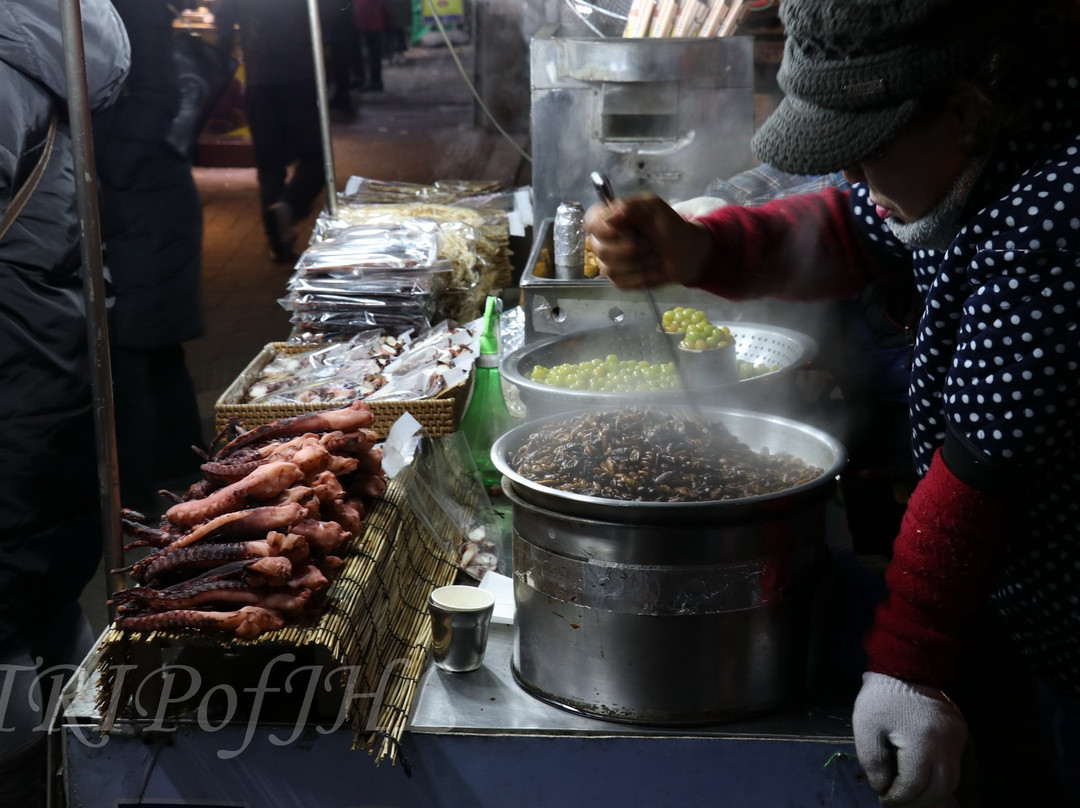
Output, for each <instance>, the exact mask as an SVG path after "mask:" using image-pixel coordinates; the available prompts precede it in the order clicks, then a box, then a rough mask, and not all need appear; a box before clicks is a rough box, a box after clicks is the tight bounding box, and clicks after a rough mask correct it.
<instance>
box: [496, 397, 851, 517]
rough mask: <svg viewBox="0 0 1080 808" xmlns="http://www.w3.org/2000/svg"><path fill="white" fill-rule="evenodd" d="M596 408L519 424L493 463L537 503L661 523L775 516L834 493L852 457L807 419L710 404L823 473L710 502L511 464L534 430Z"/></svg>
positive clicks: (758, 446) (706, 411) (750, 438)
mask: <svg viewBox="0 0 1080 808" xmlns="http://www.w3.org/2000/svg"><path fill="white" fill-rule="evenodd" d="M650 406H653V405H650ZM604 409H612V410H614V409H620V408H619V407H605V408H604ZM657 409H659V407H658V408H657ZM680 409H681V410H685V411H687V412H689V409H688V408H686V407H685V406H683V407H679V406H674V407H673V406H664V407H663V410H664V411H667V412H670V411H673V410H680ZM595 411H596V410H595V408H589V409H587V410H578V411H575V412H570V413H566V412H564V413H559V414H557V415H550V416H547V417H545V418H540V419H537V420H534V421H529V422H527V423H524V424H521V425H520V426H517V427H514V428H513V429H511V430H510V431H509V432H507V433H505V434H504V435H502V436H501V437H500V438H499V439H498V440H496V441H495V443H494V445H493V446H492V447H491V459H492V462H494V464H495V467H496V468H497V469H498V470H499V471H500V472H502V474H503V475H504V477H506V479H508V480H509V481H510V483H511V485H512V486H513V491H514V493H515V494H516V495H517V496H519V497H521V498H523V499H525V500H526V501H528V502H529V503H531V504H533V505H535V506H537V507H540V508H545V509H547V510H550V511H554V512H557V513H561V514H570V515H575V516H580V517H582V518H585V519H599V520H608V521H613V522H622V523H631V524H661V525H662V524H687V523H693V522H699V523H700V522H708V521H724V522H734V521H740V520H745V519H754V518H757V517H760V516H766V515H773V514H775V513H777V512H779V511H784V510H788V509H789V508H794V507H798V506H800V505H801V504H803V503H804V502H806V501H807V500H808V499H811V498H816V497H820V496H827V495H828V494H829V493H831V490H832V486H834V485H835V482H836V478H837V475H839V473H840V470H841V469H842V468H843V466H844V463H845V462H846V457H847V456H846V452H845V450H844V447H843V445H842V444H841V443H840V442H839V441H838V440H836V439H835V438H834V437H832V436H831V435H829V434H827V433H825V432H823V431H822V430H820V429H817V428H816V427H813V426H810V425H808V424H803V423H800V422H798V421H793V420H791V419H789V418H783V417H781V416H778V415H769V414H763V413H755V412H749V411H746V410H737V409H728V408H720V407H705V408H701V412H702V414H703V416H704V417H706V418H708V419H711V420H713V421H715V422H716V423H719V424H722V425H723V426H725V427H726V428H727V429H728V430H730V432H731V434H732V435H734V436H735V437H736V438H738V439H739V440H740V441H741V442H743V443H745V444H746V445H747V446H749V447H750V448H751V449H753V450H754V451H762V450H768V451H769V452H770V453H771V454H781V453H782V454H788V455H790V456H792V457H795V458H798V459H799V460H802V461H803V462H805V463H808V464H810V465H812V466H817V467H818V468H820V469H822V473H821V475H820V476H819V477H817V478H815V479H814V480H811V481H810V482H807V483H804V484H802V485H799V486H795V487H794V488H788V489H785V490H783V491H777V492H774V493H771V494H763V495H760V496H753V497H743V498H739V499H726V500H714V501H708V502H638V501H630V500H616V499H606V498H602V497H593V496H586V495H584V494H575V493H573V492H570V491H560V490H558V489H555V488H550V487H548V486H544V485H540V484H539V483H536V482H534V481H533V480H530V479H528V478H526V477H523V476H522V475H521V474H518V472H517V471H516V470H515V469H514V468H513V467H512V466H511V464H510V458H511V457H512V456H513V455H514V453H515V452H516V451H517V450H518V448H519V447H520V446H521V445H522V444H524V443H525V442H526V441H527V440H528V439H529V437H530V436H532V435H533V434H535V433H537V432H539V433H543V432H544V431H545V429H546V428H548V427H549V426H550V425H551V424H553V423H555V422H556V421H560V420H562V419H564V418H567V417H573V416H574V415H575V414H585V413H591V412H595Z"/></svg>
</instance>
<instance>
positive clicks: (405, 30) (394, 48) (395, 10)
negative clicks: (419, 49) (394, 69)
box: [383, 0, 412, 65]
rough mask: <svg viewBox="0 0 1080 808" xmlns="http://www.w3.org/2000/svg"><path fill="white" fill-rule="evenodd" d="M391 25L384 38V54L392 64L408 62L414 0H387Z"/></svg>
mask: <svg viewBox="0 0 1080 808" xmlns="http://www.w3.org/2000/svg"><path fill="white" fill-rule="evenodd" d="M387 6H388V9H389V16H390V19H389V27H388V28H387V30H386V36H385V38H384V46H385V47H384V48H383V56H384V57H385V58H386V60H387V61H388V62H389V63H390V64H392V65H403V64H405V62H406V58H405V51H407V50H408V49H409V36H410V34H409V32H410V30H411V29H412V0H387Z"/></svg>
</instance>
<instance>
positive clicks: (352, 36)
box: [320, 0, 364, 112]
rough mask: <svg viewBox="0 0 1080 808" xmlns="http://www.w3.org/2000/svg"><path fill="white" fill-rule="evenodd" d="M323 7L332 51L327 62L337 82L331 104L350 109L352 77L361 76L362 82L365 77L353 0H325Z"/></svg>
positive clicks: (327, 42)
mask: <svg viewBox="0 0 1080 808" xmlns="http://www.w3.org/2000/svg"><path fill="white" fill-rule="evenodd" d="M320 8H321V17H322V27H323V41H324V42H325V43H326V47H327V50H328V51H329V55H328V58H327V65H328V67H329V74H330V82H331V83H332V84H333V85H334V92H333V94H332V95H331V96H330V100H329V106H330V109H334V110H339V111H342V112H351V111H352V109H353V102H352V92H351V91H352V87H353V84H354V82H353V78H354V76H356V77H358V79H359V82H358V83H362V82H363V77H364V67H363V64H362V63H361V61H360V39H359V33H358V32H357V30H356V14H355V12H354V11H353V7H352V0H322V2H321V7H320Z"/></svg>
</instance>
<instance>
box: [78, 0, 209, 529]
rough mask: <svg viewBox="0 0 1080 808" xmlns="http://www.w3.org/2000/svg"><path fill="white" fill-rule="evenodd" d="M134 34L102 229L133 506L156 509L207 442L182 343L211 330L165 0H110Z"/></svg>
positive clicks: (103, 162)
mask: <svg viewBox="0 0 1080 808" xmlns="http://www.w3.org/2000/svg"><path fill="white" fill-rule="evenodd" d="M113 5H114V6H115V7H116V9H117V11H118V12H119V13H120V16H121V18H122V19H123V20H124V25H125V26H126V28H127V32H128V38H129V40H130V42H131V72H130V73H129V74H128V78H127V81H126V82H125V84H124V93H123V95H122V96H121V97H120V100H119V101H118V102H117V103H115V104H113V105H112V106H111V107H109V108H108V109H106V110H103V111H102V112H99V113H97V114H96V115H95V116H94V121H93V128H94V154H95V157H96V161H97V171H98V182H99V186H100V189H101V235H102V241H103V243H104V245H105V264H106V266H107V267H108V270H109V274H110V276H111V278H112V282H113V290H114V293H115V296H116V302H115V304H114V306H113V312H112V315H113V316H112V322H111V324H110V326H111V327H110V341H111V342H112V347H113V363H112V368H113V383H114V389H115V397H114V404H115V409H116V442H117V451H118V453H119V466H120V495H121V502H122V503H123V505H124V506H125V507H128V508H134V509H135V510H138V511H144V512H150V511H152V510H153V509H154V507H155V504H156V501H157V496H156V492H157V491H158V490H159V489H161V488H169V489H172V488H180V487H186V485H187V484H188V483H190V482H191V479H190V478H192V477H194V476H196V475H197V474H198V471H199V462H200V461H199V458H198V457H197V456H196V454H195V453H194V452H193V451H192V446H202V445H203V443H204V441H203V435H202V424H201V421H200V418H199V405H198V400H197V399H196V396H195V385H194V383H193V382H192V379H191V374H190V373H189V372H188V368H187V364H186V363H185V361H184V348H183V345H182V343H183V342H185V341H187V340H191V339H195V338H197V337H200V336H202V335H203V334H204V333H205V332H206V326H205V324H204V321H203V310H202V291H201V281H202V278H201V273H202V234H203V220H202V204H201V202H200V200H199V193H198V189H197V188H196V187H195V180H194V178H193V177H192V174H191V161H190V158H189V156H188V155H187V154H178V153H177V152H176V151H175V150H174V149H173V147H171V146H169V145H167V143H166V138H167V135H168V133H169V129H170V125H171V123H172V120H173V118H174V117H175V116H176V113H177V110H178V108H179V104H180V88H179V84H178V78H177V72H176V65H175V63H174V61H173V56H172V42H173V32H172V19H173V15H172V12H171V11H170V9H169V7H168V3H167V2H166V0H113Z"/></svg>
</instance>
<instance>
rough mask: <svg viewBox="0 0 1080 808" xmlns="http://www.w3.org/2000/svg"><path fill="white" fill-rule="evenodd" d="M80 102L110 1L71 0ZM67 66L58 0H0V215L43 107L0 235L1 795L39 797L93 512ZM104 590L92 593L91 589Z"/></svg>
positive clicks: (92, 81)
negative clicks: (76, 11)
mask: <svg viewBox="0 0 1080 808" xmlns="http://www.w3.org/2000/svg"><path fill="white" fill-rule="evenodd" d="M81 7H82V22H83V38H84V43H85V51H86V81H87V89H88V90H89V94H90V103H91V106H93V107H95V108H100V107H102V106H104V105H106V104H108V103H110V102H112V101H113V100H114V99H115V98H116V96H117V94H118V93H119V91H120V87H121V83H122V81H123V79H124V75H125V73H126V71H127V68H128V63H129V59H130V53H129V50H128V41H127V37H126V35H125V33H124V26H123V24H122V22H121V21H120V18H119V16H117V14H116V12H115V10H114V9H113V7H112V6H111V5H110V4H109V2H108V0H82V4H81ZM67 86H68V82H67V77H66V75H65V72H64V53H63V45H62V38H61V29H60V4H59V3H57V2H56V0H0V108H2V110H3V114H0V215H6V214H7V213H8V212H9V211H10V210H11V205H12V199H13V197H14V196H15V194H16V193H17V192H18V191H19V190H20V188H22V187H23V186H24V184H25V183H26V180H27V178H28V176H29V175H30V174H31V172H32V171H33V169H34V167H35V165H37V164H38V161H39V158H40V157H41V155H42V152H43V151H44V149H45V143H46V141H47V139H48V133H49V130H50V118H51V117H52V116H54V115H56V116H57V125H56V129H55V141H54V145H53V148H52V153H51V155H50V156H49V158H48V161H47V162H46V163H45V170H44V174H43V175H42V178H41V181H40V183H39V184H38V186H37V187H36V189H35V190H34V191H33V193H32V195H31V196H30V197H29V201H28V202H27V203H26V206H25V207H24V208H23V210H22V211H21V213H19V215H18V217H17V218H15V219H14V222H13V223H12V224H11V225H10V228H9V229H8V231H7V233H6V234H5V235H4V236H3V238H2V239H0V463H2V464H3V473H2V474H0V716H3V729H4V731H3V732H0V805H3V806H4V807H5V808H27V807H28V806H35V807H36V806H44V805H45V776H46V773H45V758H46V755H45V746H46V735H47V728H48V719H49V717H50V716H49V714H48V708H49V706H50V698H51V697H53V696H54V695H55V694H56V690H55V686H56V685H57V684H58V683H59V681H62V680H64V679H66V678H67V676H68V674H70V673H71V672H72V671H73V670H74V669H75V667H76V666H77V665H78V664H79V662H81V661H82V659H83V657H84V656H85V655H86V653H87V652H88V651H89V650H90V648H91V646H92V645H93V633H92V632H91V630H90V626H89V624H88V623H87V620H86V617H85V616H84V615H83V613H82V609H81V608H80V606H79V595H80V594H81V593H82V590H83V588H84V587H85V586H86V584H87V582H88V581H89V580H90V579H91V578H92V577H93V575H94V573H95V571H96V570H97V567H98V564H99V563H100V559H101V549H102V529H101V526H102V520H101V513H100V499H99V496H98V472H97V468H98V467H97V457H96V452H95V441H94V419H93V413H92V409H91V407H92V397H91V389H90V378H91V368H90V353H89V346H88V344H87V322H86V312H85V309H84V305H83V291H82V277H81V276H82V271H83V270H82V266H81V255H80V248H79V232H80V225H79V216H78V210H77V207H76V199H75V177H74V169H73V165H72V155H71V134H70V130H69V128H68V124H67V122H66V120H67V119H66V109H65V102H66V100H67V97H68V96H67ZM104 596H105V593H104V592H102V597H104Z"/></svg>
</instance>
